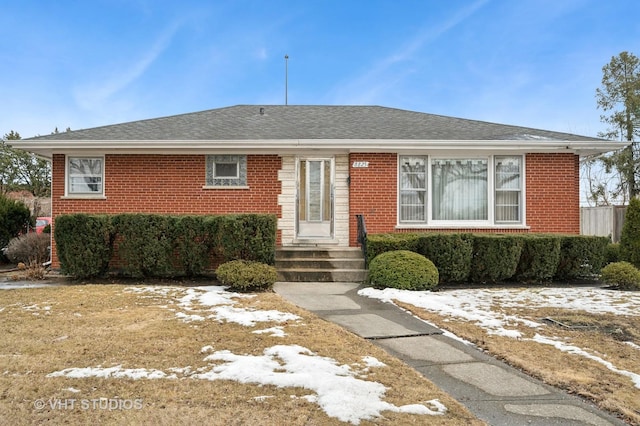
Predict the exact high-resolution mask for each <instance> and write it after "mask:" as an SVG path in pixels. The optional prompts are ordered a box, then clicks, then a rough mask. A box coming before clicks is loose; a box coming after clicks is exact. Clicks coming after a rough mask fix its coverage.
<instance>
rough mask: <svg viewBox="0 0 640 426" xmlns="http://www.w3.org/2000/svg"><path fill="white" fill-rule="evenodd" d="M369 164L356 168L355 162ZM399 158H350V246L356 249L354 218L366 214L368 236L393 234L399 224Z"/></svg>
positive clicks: (380, 156)
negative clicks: (397, 205)
mask: <svg viewBox="0 0 640 426" xmlns="http://www.w3.org/2000/svg"><path fill="white" fill-rule="evenodd" d="M360 161H368V162H369V167H366V168H354V167H353V163H354V162H360ZM397 163H398V156H397V155H396V154H388V153H384V154H350V155H349V175H350V176H351V182H350V184H349V211H350V214H349V245H351V246H356V245H357V243H356V239H357V232H358V227H357V223H356V218H355V215H357V214H363V215H364V217H365V220H366V225H367V232H368V233H370V234H377V233H382V232H393V230H394V228H395V225H396V223H397V214H398V212H397V209H396V204H397V202H398V195H397V186H398V166H397Z"/></svg>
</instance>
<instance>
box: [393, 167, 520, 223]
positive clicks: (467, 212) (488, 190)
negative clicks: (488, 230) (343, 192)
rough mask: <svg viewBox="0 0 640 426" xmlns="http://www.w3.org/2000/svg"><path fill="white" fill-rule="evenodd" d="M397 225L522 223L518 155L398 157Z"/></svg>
mask: <svg viewBox="0 0 640 426" xmlns="http://www.w3.org/2000/svg"><path fill="white" fill-rule="evenodd" d="M398 160H399V165H398V173H399V176H398V185H399V191H398V192H399V194H398V198H399V200H398V205H399V209H398V210H399V211H398V217H399V223H400V224H414V225H433V226H491V225H496V224H521V223H522V199H523V197H522V193H523V188H522V182H523V180H522V179H523V159H522V157H521V156H517V155H511V156H487V157H464V158H463V157H460V158H458V157H453V156H451V157H440V156H437V157H436V156H426V155H423V156H421V155H402V156H399V158H398Z"/></svg>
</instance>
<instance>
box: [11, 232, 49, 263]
mask: <svg viewBox="0 0 640 426" xmlns="http://www.w3.org/2000/svg"><path fill="white" fill-rule="evenodd" d="M50 247H51V235H50V234H36V233H35V232H30V233H28V234H24V235H20V236H19V237H16V238H14V239H13V240H11V241H9V245H8V246H7V253H6V255H7V258H9V261H11V263H20V262H22V263H24V264H25V265H42V264H43V263H45V262H47V261H48V260H49V248H50Z"/></svg>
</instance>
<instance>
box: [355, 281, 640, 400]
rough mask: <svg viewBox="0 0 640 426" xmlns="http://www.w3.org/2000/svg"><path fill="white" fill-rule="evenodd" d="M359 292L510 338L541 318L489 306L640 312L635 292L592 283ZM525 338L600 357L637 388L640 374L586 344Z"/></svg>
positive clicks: (639, 296)
mask: <svg viewBox="0 0 640 426" xmlns="http://www.w3.org/2000/svg"><path fill="white" fill-rule="evenodd" d="M358 294H360V295H362V296H367V297H370V298H374V299H379V300H382V301H384V302H387V303H393V301H394V300H398V301H400V302H404V303H408V304H411V305H414V306H417V307H420V308H423V309H425V310H427V311H430V312H434V313H436V314H439V315H442V316H445V317H447V316H448V317H454V318H459V319H462V320H465V321H469V322H472V323H475V324H477V325H479V326H481V327H483V328H484V329H485V330H486V331H487V333H488V334H495V335H500V336H506V337H511V338H522V333H520V332H519V331H518V330H516V329H513V328H510V327H513V326H514V325H515V324H520V325H524V326H527V327H530V328H533V329H536V330H540V329H542V328H543V324H541V323H537V322H534V321H530V320H528V319H525V318H520V317H518V316H516V315H505V314H503V313H501V312H497V311H494V306H497V307H508V308H523V309H524V308H540V307H551V308H563V309H574V310H583V311H587V312H590V313H594V314H600V313H602V314H605V313H608V314H614V315H631V316H640V294H639V293H637V292H636V293H633V292H622V291H615V290H606V289H602V288H593V287H572V288H546V287H545V288H508V289H464V290H447V291H441V292H426V291H409V290H398V289H392V288H387V289H384V290H377V289H374V288H364V289H362V290H360V291H359V292H358ZM525 340H526V339H525ZM528 340H533V341H536V342H538V343H542V344H547V345H551V346H553V347H555V348H556V349H558V350H561V351H564V352H567V353H571V354H573V355H577V356H582V357H585V358H589V359H591V360H594V361H596V362H599V363H601V364H603V365H604V366H606V367H607V368H608V369H610V370H611V371H614V372H615V373H617V374H621V375H624V376H627V377H629V378H630V379H631V380H632V381H633V383H634V385H635V387H637V388H640V374H638V373H635V372H630V371H625V370H620V369H618V368H616V367H615V366H614V365H613V364H612V363H611V362H609V361H607V360H605V359H603V358H601V357H599V356H597V355H594V354H591V353H589V351H588V350H586V349H582V348H578V347H576V346H571V345H568V344H567V343H565V342H563V341H561V340H558V339H557V338H554V337H548V336H542V335H540V334H538V333H536V335H535V337H534V338H532V339H528ZM631 347H633V348H635V349H639V350H640V347H639V346H638V345H634V344H632V345H631Z"/></svg>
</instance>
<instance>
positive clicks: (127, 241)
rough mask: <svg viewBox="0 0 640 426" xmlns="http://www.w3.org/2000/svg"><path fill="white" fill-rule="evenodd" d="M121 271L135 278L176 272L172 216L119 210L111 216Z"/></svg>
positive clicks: (162, 275)
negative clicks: (122, 212) (127, 212)
mask: <svg viewBox="0 0 640 426" xmlns="http://www.w3.org/2000/svg"><path fill="white" fill-rule="evenodd" d="M112 223H113V228H114V231H115V233H116V242H117V246H118V257H119V258H120V260H121V261H122V268H123V273H124V275H126V276H130V277H134V278H142V277H166V276H175V275H177V271H176V268H175V266H174V264H173V261H174V246H175V240H176V235H175V217H172V216H163V215H155V214H120V215H116V216H114V217H113V219H112Z"/></svg>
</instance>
